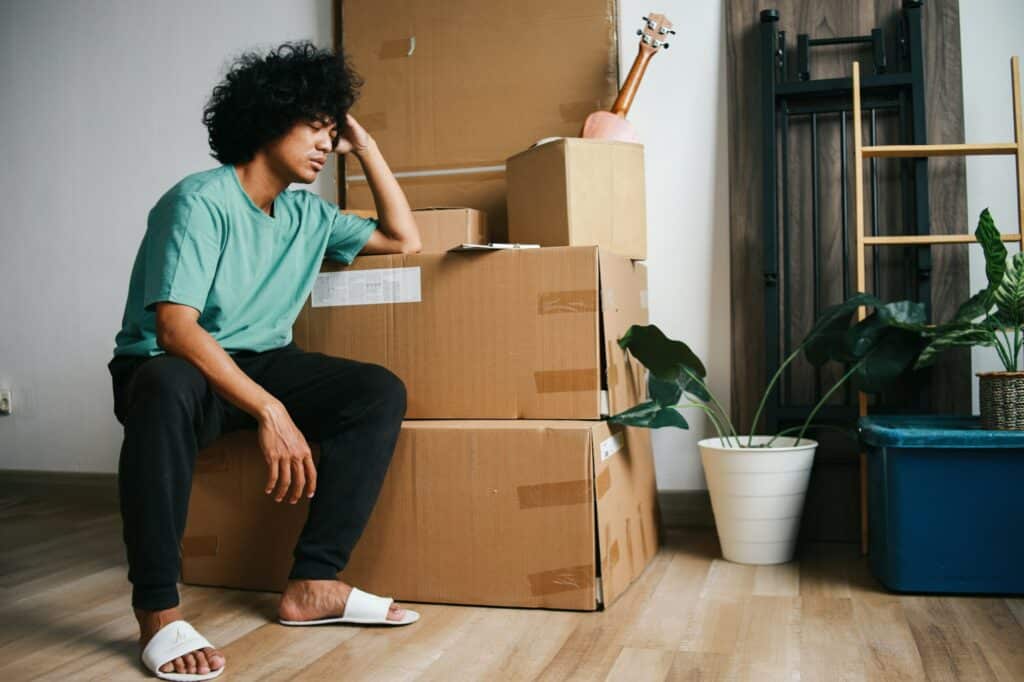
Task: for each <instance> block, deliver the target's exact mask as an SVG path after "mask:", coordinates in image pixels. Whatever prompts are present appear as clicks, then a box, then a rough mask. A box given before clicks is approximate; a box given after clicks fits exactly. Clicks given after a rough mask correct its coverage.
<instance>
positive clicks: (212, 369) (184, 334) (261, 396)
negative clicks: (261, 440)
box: [160, 323, 278, 420]
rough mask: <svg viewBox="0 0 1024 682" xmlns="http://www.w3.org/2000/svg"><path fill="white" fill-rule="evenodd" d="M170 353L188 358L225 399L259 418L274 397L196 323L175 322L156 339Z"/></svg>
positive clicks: (274, 400) (272, 401) (268, 407)
mask: <svg viewBox="0 0 1024 682" xmlns="http://www.w3.org/2000/svg"><path fill="white" fill-rule="evenodd" d="M160 345H161V347H162V348H163V349H164V350H165V351H167V352H168V353H169V354H171V355H176V356H178V357H180V358H183V359H185V360H188V361H189V362H191V363H192V364H193V365H195V366H196V368H197V369H198V370H199V371H200V372H202V373H203V376H205V377H206V379H207V381H209V382H210V384H211V385H212V386H213V388H214V389H215V390H216V391H217V393H219V394H220V395H221V396H222V397H223V398H224V399H225V400H227V401H228V402H230V403H231V404H232V405H235V406H236V407H238V408H239V409H240V410H243V411H244V412H246V413H247V414H250V415H252V416H253V418H255V419H256V420H259V419H260V418H261V417H262V416H264V413H265V412H266V410H268V409H270V408H271V407H272V406H274V405H276V404H277V403H278V400H277V399H276V398H275V397H274V396H272V395H271V394H270V393H268V392H267V391H266V390H265V389H264V388H263V387H262V386H260V385H259V384H258V383H256V382H255V381H253V380H252V379H250V378H249V376H248V375H247V374H246V373H245V372H243V371H242V370H241V369H239V367H238V365H237V364H236V363H235V361H234V359H233V358H232V357H231V356H230V355H229V354H228V353H227V351H225V350H224V349H223V348H222V347H221V345H220V344H219V343H217V341H216V339H214V338H213V336H211V335H210V333H209V332H207V331H206V330H205V329H203V328H202V327H200V326H199V325H198V324H196V323H190V324H179V325H175V327H174V328H173V329H172V330H170V331H168V332H166V333H165V334H164V335H163V337H162V338H161V339H160Z"/></svg>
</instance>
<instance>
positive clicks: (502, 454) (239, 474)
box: [182, 421, 658, 610]
mask: <svg viewBox="0 0 1024 682" xmlns="http://www.w3.org/2000/svg"><path fill="white" fill-rule="evenodd" d="M265 480H266V466H265V464H264V462H263V457H262V456H261V454H260V451H259V445H258V441H257V439H256V435H255V433H254V432H251V431H241V432H236V433H232V434H229V435H228V436H225V437H223V438H221V439H220V440H219V441H217V442H216V443H215V444H214V445H213V446H211V447H209V448H207V449H205V450H203V451H202V452H201V453H200V455H199V458H198V460H197V462H196V473H195V476H194V479H193V484H192V495H191V499H190V503H189V512H188V525H187V526H186V528H185V537H184V541H183V543H182V557H183V560H182V578H183V580H184V582H186V583H189V584H194V585H216V586H223V587H233V588H247V589H257V590H270V591H280V590H281V589H282V588H283V587H284V585H285V583H286V581H287V577H288V573H289V571H290V569H291V564H292V549H293V547H294V544H295V542H296V539H297V538H298V535H299V533H300V531H301V529H302V525H303V523H304V522H305V519H306V515H307V510H308V500H303V501H302V502H299V503H297V504H296V505H289V504H284V503H282V504H277V503H275V502H273V500H271V499H270V498H268V497H267V496H266V495H264V494H263V490H262V486H263V484H264V482H265ZM657 531H658V509H657V496H656V485H655V479H654V463H653V459H652V456H651V447H650V435H649V433H648V432H647V431H645V430H643V429H631V428H630V429H623V428H621V427H615V429H614V430H609V425H608V423H607V422H576V421H464V422H460V421H422V422H406V423H405V424H404V425H403V427H402V433H401V436H400V437H399V440H398V445H397V447H396V449H395V454H394V457H393V459H392V462H391V466H390V468H389V470H388V474H387V477H386V478H385V481H384V486H383V488H382V490H381V495H380V498H379V499H378V502H377V505H376V507H375V508H374V511H373V515H372V516H371V518H370V522H369V524H368V526H367V528H366V531H365V532H364V533H363V536H362V538H361V539H360V541H359V543H358V544H357V545H356V548H355V550H354V552H353V554H352V557H351V560H350V562H349V565H348V566H347V567H346V569H345V571H344V572H343V573H342V574H341V578H342V579H343V580H345V581H346V582H348V583H350V584H352V585H356V586H358V587H359V588H361V589H364V590H368V591H370V592H374V593H376V594H382V595H388V596H393V597H395V598H396V599H399V600H403V601H424V602H437V603H448V604H477V605H491V606H517V607H543V608H557V609H575V610H594V609H597V608H600V606H601V605H602V604H606V605H607V604H611V603H612V602H613V601H614V600H615V598H616V597H617V596H618V595H620V594H621V593H622V592H623V591H624V590H625V589H626V587H628V586H629V584H630V583H631V582H633V581H634V580H635V579H636V578H637V577H638V576H639V575H640V574H641V573H642V572H643V570H644V568H645V567H646V566H647V564H648V563H649V562H650V561H651V559H652V558H653V557H654V554H655V552H656V551H657V547H658V532H657Z"/></svg>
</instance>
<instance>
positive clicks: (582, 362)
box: [293, 247, 647, 419]
mask: <svg viewBox="0 0 1024 682" xmlns="http://www.w3.org/2000/svg"><path fill="white" fill-rule="evenodd" d="M646 290H647V278H646V267H645V266H644V265H643V264H640V263H634V262H633V261H631V260H629V259H628V258H625V257H622V256H616V255H614V254H610V253H602V252H600V251H599V250H598V249H597V248H596V247H566V248H557V249H513V250H508V251H493V252H483V253H449V254H422V253H421V254H411V255H387V256H366V257H360V258H358V259H356V262H355V263H353V264H352V265H350V266H345V265H342V264H340V263H334V262H330V261H327V262H325V263H324V266H323V270H322V272H321V273H320V274H319V275H318V276H317V280H316V283H315V285H314V287H313V294H312V296H311V297H310V300H309V301H307V302H306V305H305V307H304V308H303V310H302V312H301V313H300V314H299V316H298V318H297V320H296V322H295V326H294V330H293V335H294V339H295V342H296V343H297V344H298V346H299V347H300V348H303V349H305V350H308V351H318V352H321V353H325V354H327V355H334V356H338V357H345V358H351V359H353V360H360V361H363V362H372V363H376V364H379V365H383V366H384V367H387V368H388V369H390V370H391V371H392V372H394V373H395V374H397V375H398V376H399V377H400V378H401V379H402V380H403V381H404V382H405V386H406V389H407V391H408V410H407V412H406V418H408V419H600V418H601V416H602V415H603V414H614V413H616V412H620V411H622V410H625V409H627V408H629V407H632V406H633V405H635V404H637V403H638V402H641V401H642V400H643V396H644V393H645V384H644V381H645V379H644V369H643V367H642V366H641V365H640V364H639V363H638V362H636V360H634V359H632V358H627V356H626V355H625V353H624V351H623V350H622V349H621V348H620V347H619V345H618V343H617V342H616V341H617V339H618V338H620V337H621V336H622V335H623V334H624V333H625V332H626V330H627V329H628V328H629V326H630V325H631V324H646V323H647V291H646Z"/></svg>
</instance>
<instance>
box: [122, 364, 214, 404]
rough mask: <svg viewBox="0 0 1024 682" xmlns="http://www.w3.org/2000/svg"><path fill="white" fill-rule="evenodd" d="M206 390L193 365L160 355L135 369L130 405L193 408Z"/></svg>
mask: <svg viewBox="0 0 1024 682" xmlns="http://www.w3.org/2000/svg"><path fill="white" fill-rule="evenodd" d="M205 390H206V378H205V377H204V376H203V375H202V373H201V372H200V371H199V369H198V368H197V367H196V366H195V365H193V364H192V363H190V362H189V361H188V360H184V359H182V358H179V357H175V356H173V355H160V356H158V357H155V358H153V359H152V360H147V361H146V362H144V363H142V365H141V366H140V367H139V368H138V369H137V370H135V376H134V377H133V378H132V384H131V392H130V399H129V402H130V403H131V405H133V406H140V405H159V406H160V407H161V408H162V409H167V408H171V407H174V406H182V407H188V406H190V405H195V404H196V403H197V402H198V401H199V400H200V399H201V398H202V395H203V392H204V391H205Z"/></svg>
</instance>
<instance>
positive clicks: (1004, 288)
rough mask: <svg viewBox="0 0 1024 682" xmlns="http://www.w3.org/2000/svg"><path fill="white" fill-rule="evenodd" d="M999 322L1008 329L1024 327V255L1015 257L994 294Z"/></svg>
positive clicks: (1019, 254) (1020, 254)
mask: <svg viewBox="0 0 1024 682" xmlns="http://www.w3.org/2000/svg"><path fill="white" fill-rule="evenodd" d="M992 298H993V300H994V301H995V304H996V308H997V309H998V310H999V321H1000V323H1002V324H1004V325H1006V326H1007V327H1020V326H1021V325H1024V253H1018V254H1017V255H1015V256H1014V257H1013V260H1012V261H1011V263H1010V266H1009V267H1007V268H1006V272H1005V273H1004V274H1003V281H1002V282H1000V283H999V286H998V287H997V288H996V290H995V292H994V294H993V297H992Z"/></svg>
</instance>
